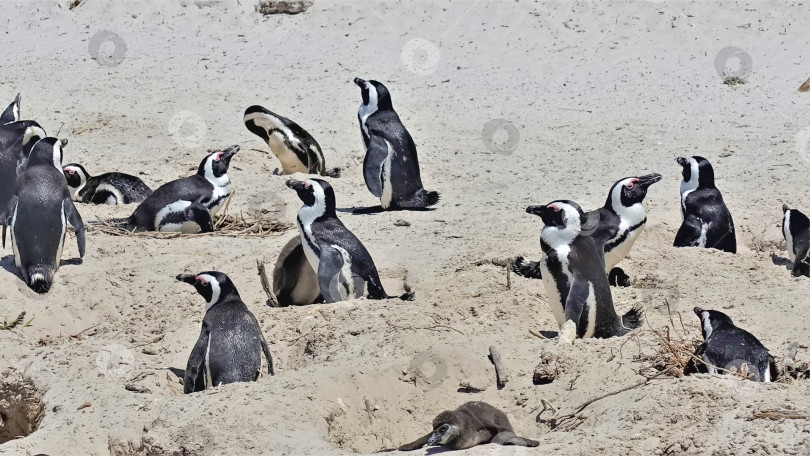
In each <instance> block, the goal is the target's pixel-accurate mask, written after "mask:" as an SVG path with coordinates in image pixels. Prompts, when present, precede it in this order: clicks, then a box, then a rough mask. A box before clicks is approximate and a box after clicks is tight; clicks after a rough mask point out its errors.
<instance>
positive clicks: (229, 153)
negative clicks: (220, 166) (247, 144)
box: [222, 144, 239, 158]
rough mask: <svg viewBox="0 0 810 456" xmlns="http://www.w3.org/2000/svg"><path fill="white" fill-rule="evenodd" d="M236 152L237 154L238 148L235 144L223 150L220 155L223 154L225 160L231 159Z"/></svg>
mask: <svg viewBox="0 0 810 456" xmlns="http://www.w3.org/2000/svg"><path fill="white" fill-rule="evenodd" d="M237 152H239V146H237V145H236V144H234V145H233V146H231V147H229V148H227V149H225V150H223V151H222V153H223V154H224V156H225V158H231V157H233V156H234V154H236V153H237Z"/></svg>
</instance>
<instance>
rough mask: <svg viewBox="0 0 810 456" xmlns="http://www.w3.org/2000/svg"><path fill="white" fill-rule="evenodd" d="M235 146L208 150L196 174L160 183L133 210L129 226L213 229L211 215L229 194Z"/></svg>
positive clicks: (166, 228)
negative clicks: (231, 164)
mask: <svg viewBox="0 0 810 456" xmlns="http://www.w3.org/2000/svg"><path fill="white" fill-rule="evenodd" d="M237 152H239V146H235V145H234V146H231V147H228V148H227V149H225V150H222V151H214V152H211V153H209V154H208V155H207V156H206V157H205V158H204V159H203V161H202V162H201V163H200V167H199V169H197V174H195V175H193V176H190V177H185V178H183V179H177V180H174V181H171V182H169V183H166V184H163V185H161V186H160V187H158V188H157V190H155V191H154V192H153V193H152V194H151V195H149V196H148V197H146V199H145V200H143V202H141V204H140V205H138V207H137V208H136V209H135V212H134V213H133V214H132V215H131V216H130V217H129V229H135V230H137V231H173V232H181V233H197V232H204V233H207V232H211V231H214V221H213V218H214V216H215V215H216V214H217V212H218V211H219V210H220V209H221V208H222V206H223V205H224V204H225V201H226V200H227V199H228V197H229V196H230V195H231V192H232V191H233V187H232V186H231V180H230V179H229V178H228V166H229V165H230V163H231V158H232V157H233V156H234V154H235V153H237Z"/></svg>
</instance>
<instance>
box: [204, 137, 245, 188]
mask: <svg viewBox="0 0 810 456" xmlns="http://www.w3.org/2000/svg"><path fill="white" fill-rule="evenodd" d="M237 152H239V146H237V145H233V146H231V147H228V148H227V149H225V150H216V151H212V152H211V153H209V154H208V156H206V157H205V158H204V159H203V161H202V163H200V167H199V168H198V169H197V175H199V176H203V177H205V178H206V179H208V180H209V181H212V182H213V181H216V180H217V179H219V178H220V177H222V176H224V175H226V174H228V166H230V164H231V158H232V157H233V156H234V155H235V154H236V153H237Z"/></svg>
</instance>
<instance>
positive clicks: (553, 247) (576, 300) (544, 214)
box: [526, 200, 642, 338]
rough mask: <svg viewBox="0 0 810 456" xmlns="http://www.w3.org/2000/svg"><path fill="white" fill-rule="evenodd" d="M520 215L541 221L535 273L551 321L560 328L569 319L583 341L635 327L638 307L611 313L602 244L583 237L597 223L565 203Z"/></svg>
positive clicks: (568, 203) (537, 208)
mask: <svg viewBox="0 0 810 456" xmlns="http://www.w3.org/2000/svg"><path fill="white" fill-rule="evenodd" d="M526 212H528V213H529V214H534V215H538V216H540V218H542V219H543V223H545V226H544V227H543V230H542V231H541V232H540V246H541V248H542V250H543V258H541V259H540V270H541V272H542V276H543V284H544V285H545V288H546V296H547V298H548V302H549V304H550V305H551V309H552V311H553V312H554V317H555V318H556V320H557V323H558V324H559V325H560V326H561V327H562V325H563V324H564V323H565V322H566V321H568V320H571V321H573V322H574V324H575V325H576V329H577V337H583V338H584V337H598V338H606V337H613V336H620V335H622V334H625V333H626V332H627V331H628V330H631V329H635V328H638V327H639V326H640V325H641V316H642V312H641V309H640V308H639V307H634V308H632V309H630V310H629V311H628V312H627V313H626V314H624V316H622V317H621V318H620V317H619V316H618V315H616V311H615V310H614V308H613V298H612V296H611V294H610V285H609V284H608V280H607V276H606V275H605V254H604V249H603V246H602V245H601V244H599V243H597V242H596V241H595V240H594V239H593V237H592V236H590V235H588V234H583V232H585V233H588V232H591V231H592V230H594V229H595V228H596V225H597V224H598V223H599V222H598V219H597V218H592V219H589V217H588V216H587V215H586V214H585V213H584V212H582V209H581V208H580V207H579V205H578V204H576V203H574V202H573V201H566V200H559V201H552V202H551V203H549V204H548V205H546V206H529V207H528V208H526Z"/></svg>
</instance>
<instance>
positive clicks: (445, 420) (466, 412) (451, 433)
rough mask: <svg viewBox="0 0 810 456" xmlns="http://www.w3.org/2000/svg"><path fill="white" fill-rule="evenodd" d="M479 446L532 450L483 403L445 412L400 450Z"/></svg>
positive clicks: (504, 419) (501, 416) (506, 420)
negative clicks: (507, 446) (421, 435)
mask: <svg viewBox="0 0 810 456" xmlns="http://www.w3.org/2000/svg"><path fill="white" fill-rule="evenodd" d="M482 443H498V444H501V445H517V446H526V447H536V446H538V445H539V444H540V443H539V442H537V441H535V440H530V439H526V438H523V437H518V436H517V435H515V432H514V430H513V429H512V425H511V424H510V423H509V418H507V417H506V414H505V413H503V412H502V411H500V410H498V409H496V408H495V407H493V406H491V405H489V404H487V403H486V402H480V401H476V402H467V403H466V404H464V405H462V406H461V407H459V408H457V409H455V410H453V411H449V410H446V411H444V412H442V413H440V414H439V416H437V417H436V419H434V420H433V431H432V432H430V433H428V434H427V435H425V436H424V437H420V438H419V439H417V440H415V441H413V442H411V443H408V444H405V445H402V446H401V447H399V450H400V451H411V450H416V449H419V448H422V447H423V446H425V445H441V446H444V447H446V448H448V449H450V450H463V449H466V448H472V447H474V446H476V445H480V444H482Z"/></svg>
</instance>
